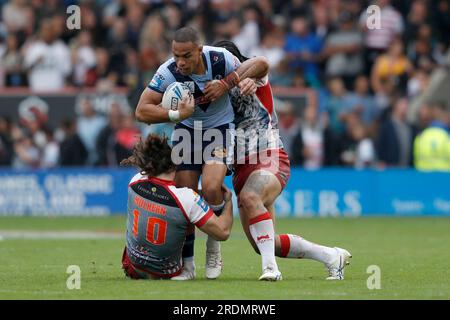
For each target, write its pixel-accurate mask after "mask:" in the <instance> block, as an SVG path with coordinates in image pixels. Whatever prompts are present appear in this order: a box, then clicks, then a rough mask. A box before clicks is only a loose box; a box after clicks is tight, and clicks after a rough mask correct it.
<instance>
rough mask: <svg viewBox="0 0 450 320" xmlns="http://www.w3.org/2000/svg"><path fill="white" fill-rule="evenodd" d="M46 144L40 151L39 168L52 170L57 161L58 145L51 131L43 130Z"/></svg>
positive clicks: (48, 129)
mask: <svg viewBox="0 0 450 320" xmlns="http://www.w3.org/2000/svg"><path fill="white" fill-rule="evenodd" d="M44 132H45V138H46V143H45V145H44V148H43V150H42V159H41V163H40V166H41V167H42V168H54V167H56V166H57V165H58V161H59V144H58V143H57V142H56V140H55V138H54V135H53V130H51V129H50V128H45V129H44Z"/></svg>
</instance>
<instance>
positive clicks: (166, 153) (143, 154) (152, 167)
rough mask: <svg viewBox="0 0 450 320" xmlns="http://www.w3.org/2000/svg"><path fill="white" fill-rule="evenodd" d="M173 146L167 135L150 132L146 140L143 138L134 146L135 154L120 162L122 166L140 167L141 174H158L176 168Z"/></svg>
mask: <svg viewBox="0 0 450 320" xmlns="http://www.w3.org/2000/svg"><path fill="white" fill-rule="evenodd" d="M171 154H172V148H171V147H170V146H169V145H168V143H167V137H166V136H163V137H160V136H158V135H156V134H150V135H149V136H148V137H147V139H146V140H145V141H143V140H142V138H141V139H140V140H139V142H138V143H137V144H136V145H135V146H134V149H133V155H132V156H130V157H129V158H128V159H124V160H122V161H121V162H120V165H121V166H134V167H138V168H139V170H140V172H141V174H144V175H149V176H158V175H160V174H162V173H166V172H172V171H174V170H175V164H174V163H173V162H172V158H171Z"/></svg>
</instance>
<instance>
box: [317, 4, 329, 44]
mask: <svg viewBox="0 0 450 320" xmlns="http://www.w3.org/2000/svg"><path fill="white" fill-rule="evenodd" d="M329 11H330V10H329V8H327V7H325V5H324V4H316V5H314V8H313V14H314V30H313V32H314V34H315V35H316V36H318V37H319V38H321V39H325V38H326V37H327V36H328V34H329V32H330V29H331V26H330V21H329V20H330V19H329V17H328V12H329Z"/></svg>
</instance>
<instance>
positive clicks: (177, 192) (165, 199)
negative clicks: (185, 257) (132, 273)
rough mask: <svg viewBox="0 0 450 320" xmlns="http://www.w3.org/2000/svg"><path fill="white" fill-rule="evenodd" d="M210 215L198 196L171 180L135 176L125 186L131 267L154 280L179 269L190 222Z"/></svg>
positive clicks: (170, 275) (201, 223)
mask: <svg viewBox="0 0 450 320" xmlns="http://www.w3.org/2000/svg"><path fill="white" fill-rule="evenodd" d="M212 215H213V212H212V210H211V209H210V208H209V206H208V205H207V204H206V202H204V200H203V199H202V197H201V196H200V195H198V194H197V193H195V192H194V191H193V190H191V189H189V188H176V187H175V186H174V184H173V183H172V182H171V181H166V180H161V179H157V178H154V177H147V176H144V175H141V174H138V175H136V176H135V177H134V178H133V179H132V180H131V182H130V184H129V187H128V218H127V234H126V239H127V252H128V256H129V258H130V260H131V263H132V264H133V266H134V267H135V268H136V269H138V270H139V271H141V272H146V273H149V274H151V275H154V276H158V277H172V276H174V275H176V274H178V273H179V272H180V271H181V269H182V266H183V264H182V257H181V252H182V248H183V244H184V240H185V236H186V230H187V228H188V226H189V225H190V224H191V223H194V224H195V225H196V226H198V227H201V226H202V225H203V224H204V223H206V222H207V220H208V219H209V218H210V217H211V216H212Z"/></svg>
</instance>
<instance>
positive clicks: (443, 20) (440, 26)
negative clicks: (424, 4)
mask: <svg viewBox="0 0 450 320" xmlns="http://www.w3.org/2000/svg"><path fill="white" fill-rule="evenodd" d="M430 2H431V6H432V10H430V12H431V13H432V15H433V18H432V24H433V34H434V35H436V37H437V38H438V40H439V42H441V43H442V44H443V45H444V47H445V48H447V47H448V46H449V45H450V38H449V37H448V30H450V3H449V1H448V0H438V1H430Z"/></svg>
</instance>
